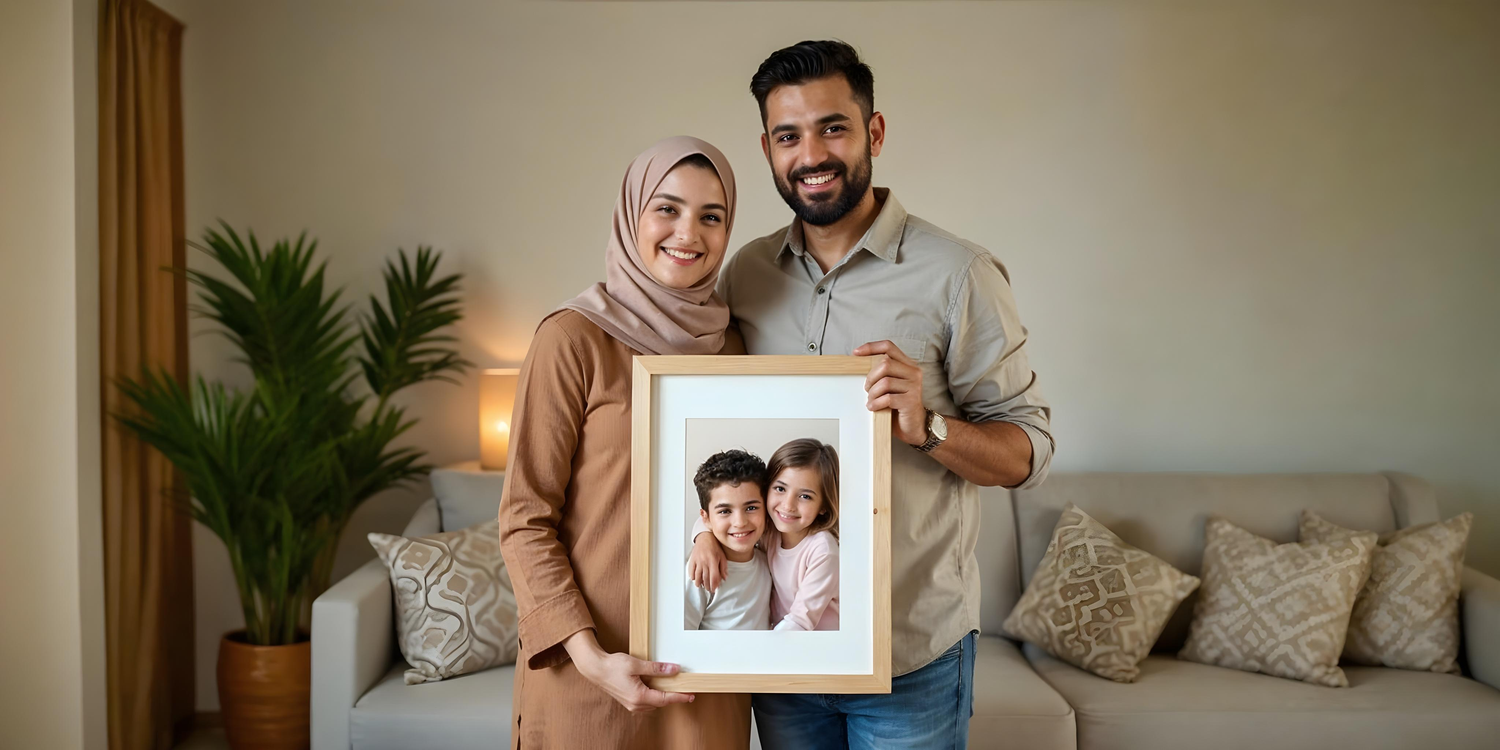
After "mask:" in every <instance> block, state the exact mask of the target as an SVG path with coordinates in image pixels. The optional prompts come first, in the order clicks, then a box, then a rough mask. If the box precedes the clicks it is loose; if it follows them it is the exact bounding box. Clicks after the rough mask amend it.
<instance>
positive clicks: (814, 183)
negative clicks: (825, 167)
mask: <svg viewBox="0 0 1500 750" xmlns="http://www.w3.org/2000/svg"><path fill="white" fill-rule="evenodd" d="M838 176H839V173H838V172H824V173H822V174H815V175H808V176H806V177H801V178H799V179H798V180H797V181H798V182H800V183H802V186H803V187H807V188H813V189H817V188H821V187H823V186H824V185H827V184H828V183H830V182H833V181H834V180H836V179H838Z"/></svg>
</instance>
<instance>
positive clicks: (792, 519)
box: [776, 511, 802, 523]
mask: <svg viewBox="0 0 1500 750" xmlns="http://www.w3.org/2000/svg"><path fill="white" fill-rule="evenodd" d="M776 517H777V518H780V519H781V520H783V521H786V522H787V523H796V522H798V521H801V520H802V516H789V515H787V514H785V513H782V512H781V511H776Z"/></svg>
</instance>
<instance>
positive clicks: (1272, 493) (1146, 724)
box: [312, 474, 1500, 750]
mask: <svg viewBox="0 0 1500 750" xmlns="http://www.w3.org/2000/svg"><path fill="white" fill-rule="evenodd" d="M496 476H498V475H496ZM490 481H494V482H498V481H499V480H498V479H494V480H490ZM434 488H435V492H436V493H437V494H438V495H439V497H440V503H441V504H442V505H443V506H444V508H445V509H446V510H444V511H442V512H440V510H439V502H433V501H429V503H428V504H426V505H424V506H423V507H422V508H421V509H420V510H419V511H418V512H417V513H416V515H415V516H414V517H413V518H412V521H411V523H410V525H409V526H408V527H407V533H408V534H413V535H420V534H425V533H432V532H435V531H438V530H440V529H442V528H443V523H442V520H443V518H445V517H451V518H453V519H455V521H456V522H457V520H459V519H461V520H462V521H468V520H471V519H472V518H476V517H483V514H484V513H486V512H489V513H492V512H493V509H492V508H489V509H487V508H485V507H484V503H486V502H488V503H491V504H492V503H494V500H493V498H496V497H498V496H499V492H498V491H494V492H493V494H491V493H490V492H489V490H488V489H486V486H485V484H484V480H482V479H480V480H476V479H474V478H473V477H467V478H465V481H463V482H459V481H455V477H451V476H450V477H442V476H436V477H434ZM445 495H446V496H445ZM486 498H488V499H487V500H486ZM982 502H983V504H984V508H983V516H982V524H983V530H982V531H981V534H980V539H981V541H980V545H979V552H978V554H979V560H980V566H981V570H982V571H983V580H982V581H981V585H982V587H983V597H982V602H981V626H982V628H983V631H984V632H983V635H982V636H981V637H980V639H979V653H978V662H977V665H976V668H975V677H974V716H973V718H972V719H971V720H970V723H969V732H970V735H969V746H970V747H972V748H1026V749H1029V748H1039V749H1046V748H1058V749H1059V750H1062V749H1067V750H1074V749H1075V748H1082V749H1086V750H1105V749H1113V748H1121V749H1124V748H1149V749H1151V750H1175V749H1177V748H1202V747H1215V748H1256V749H1257V750H1259V749H1260V748H1265V747H1275V748H1318V749H1319V750H1322V749H1323V748H1327V747H1330V746H1348V747H1358V748H1360V749H1361V750H1368V749H1370V748H1390V749H1392V750H1394V749H1396V748H1413V747H1421V748H1434V749H1436V748H1494V747H1500V689H1497V688H1500V581H1496V580H1495V579H1494V578H1491V577H1489V576H1486V575H1483V574H1481V573H1478V572H1476V571H1473V570H1469V571H1466V574H1465V577H1464V593H1463V601H1462V616H1463V620H1464V622H1463V625H1464V653H1463V655H1462V659H1461V661H1463V663H1464V665H1465V674H1466V675H1468V676H1464V677H1460V676H1456V675H1440V674H1430V673H1421V672H1409V671H1401V670H1394V669H1380V668H1367V667H1346V668H1345V670H1346V672H1347V673H1348V676H1349V682H1350V687H1348V688H1326V687H1318V686H1314V685H1309V684H1305V683H1300V682H1295V681H1292V680H1284V679H1279V678H1275V677H1268V676H1265V675H1258V674H1251V673H1246V672H1239V671H1235V670H1230V669H1222V668H1217V667H1210V666H1205V665H1201V664H1193V663H1190V662H1180V661H1177V660H1176V659H1175V658H1173V656H1172V653H1173V652H1175V651H1176V649H1178V648H1179V647H1180V646H1181V645H1182V643H1183V640H1184V639H1185V638H1186V635H1187V627H1188V623H1189V621H1190V618H1191V612H1192V606H1193V604H1194V602H1195V599H1194V598H1189V599H1188V600H1187V601H1186V602H1185V603H1184V604H1183V606H1182V607H1181V608H1180V609H1179V611H1178V612H1177V613H1176V615H1175V616H1174V617H1173V618H1172V620H1171V622H1170V623H1169V624H1168V625H1167V628H1166V631H1165V632H1164V633H1163V635H1162V637H1161V640H1160V641H1159V642H1158V644H1157V651H1158V653H1156V654H1153V655H1152V656H1151V657H1149V658H1148V659H1147V660H1146V661H1145V663H1144V664H1142V665H1141V676H1140V679H1139V680H1138V681H1136V682H1135V683H1133V684H1129V685H1122V684H1117V683H1114V682H1110V681H1109V680H1105V679H1102V678H1099V677H1095V676H1093V675H1091V674H1088V673H1086V672H1084V671H1082V670H1079V669H1076V668H1074V667H1072V666H1069V665H1067V664H1064V663H1062V662H1060V661H1058V660H1055V659H1052V658H1051V657H1048V656H1047V655H1046V654H1043V653H1042V652H1040V651H1039V650H1037V649H1035V648H1033V647H1031V646H1023V645H1021V644H1017V643H1015V642H1013V641H1010V640H1008V639H1005V638H1002V637H999V636H998V635H997V634H998V633H999V631H1000V623H1001V622H1002V621H1003V620H1004V618H1005V615H1006V614H1007V613H1008V612H1009V611H1010V608H1011V607H1012V606H1013V605H1014V604H1015V602H1016V600H1017V598H1018V597H1019V595H1020V592H1021V590H1022V587H1023V586H1024V582H1025V581H1026V580H1028V579H1029V578H1030V576H1031V573H1032V570H1033V569H1034V567H1035V565H1036V564H1037V561H1038V560H1040V559H1041V556H1042V552H1043V551H1044V550H1045V549H1046V546H1047V542H1048V541H1049V539H1050V538H1051V533H1052V527H1053V526H1054V525H1055V524H1056V522H1057V519H1058V516H1059V515H1060V513H1061V509H1062V507H1063V506H1064V505H1065V504H1066V503H1068V502H1074V503H1077V504H1078V505H1079V507H1081V508H1083V509H1084V510H1086V511H1087V512H1088V513H1090V514H1091V515H1093V516H1094V517H1095V518H1097V519H1099V521H1101V522H1102V523H1104V524H1105V525H1107V526H1109V527H1110V528H1111V529H1112V530H1114V531H1115V532H1116V533H1118V534H1119V535H1120V536H1121V537H1123V538H1124V539H1125V540H1126V541H1127V542H1130V543H1131V544H1134V545H1136V546H1138V547H1141V548H1142V549H1145V550H1147V551H1149V552H1152V553H1154V554H1156V555H1157V556H1159V557H1161V558H1162V559H1164V560H1166V561H1167V562H1169V563H1171V564H1173V565H1175V566H1177V567H1179V568H1181V569H1182V570H1185V571H1187V572H1190V573H1194V574H1197V573H1199V572H1200V564H1201V557H1202V549H1203V523H1204V520H1205V519H1206V518H1207V516H1208V515H1210V514H1218V515H1222V516H1224V517H1226V518H1228V519H1230V520H1232V521H1234V522H1235V523H1237V524H1239V525H1241V526H1243V527H1245V528H1247V529H1249V530H1250V531H1252V532H1255V533H1257V534H1260V535H1262V536H1266V537H1269V538H1272V539H1275V540H1277V541H1294V540H1295V538H1296V534H1297V516H1298V513H1299V512H1300V511H1301V510H1302V509H1303V508H1311V509H1313V510H1315V511H1317V512H1318V513H1319V514H1320V515H1322V516H1324V517H1325V518H1327V519H1329V520H1330V521H1333V522H1335V523H1338V524H1341V525H1344V526H1350V527H1360V528H1367V529H1373V530H1376V531H1386V530H1390V529H1395V528H1400V527H1404V526H1408V525H1412V524H1419V523H1426V522H1429V521H1435V520H1438V511H1437V504H1436V502H1435V500H1434V498H1433V494H1432V490H1431V488H1430V487H1429V486H1428V485H1427V484H1426V483H1425V482H1423V481H1421V480H1420V479H1417V478H1414V477H1410V476H1405V475H1399V474H1305V475H1209V474H1073V475H1067V474H1058V475H1054V476H1053V477H1052V478H1051V479H1049V480H1048V481H1047V483H1046V484H1045V485H1043V486H1042V487H1041V488H1038V489H1035V490H1027V491H1022V492H1008V491H1005V490H987V491H986V492H985V493H984V499H983V501H982ZM476 503H477V504H478V505H477V506H476ZM405 667H406V665H405V663H404V662H402V661H401V658H400V655H399V653H398V652H397V651H396V647H395V631H394V625H393V621H392V612H391V591H390V584H389V579H388V578H387V577H386V571H385V568H384V567H383V566H382V565H381V564H380V563H379V562H378V561H375V562H372V563H370V564H368V565H366V566H364V567H363V568H360V569H359V570H357V571H356V572H354V573H353V574H351V575H350V576H348V577H347V578H345V579H344V580H342V581H340V582H339V583H338V584H336V585H335V586H334V587H333V588H331V589H330V590H329V591H328V592H327V593H325V594H324V595H323V596H322V597H320V598H319V599H318V600H317V602H316V603H314V605H313V717H312V720H313V748H314V750H345V749H347V748H355V749H357V750H375V749H380V750H384V749H386V748H391V749H393V750H394V749H395V748H400V749H401V750H419V749H422V748H445V749H446V748H455V749H462V748H486V749H487V750H488V749H491V748H496V747H503V746H505V745H506V744H508V742H509V725H510V697H511V685H512V678H513V676H514V668H513V667H503V668H499V669H493V670H489V671H486V672H482V673H479V674H475V675H469V676H466V677H461V678H457V679H452V680H448V681H444V682H439V683H434V684H426V685H415V686H407V685H405V684H403V682H402V679H401V673H402V671H403V670H404V669H405Z"/></svg>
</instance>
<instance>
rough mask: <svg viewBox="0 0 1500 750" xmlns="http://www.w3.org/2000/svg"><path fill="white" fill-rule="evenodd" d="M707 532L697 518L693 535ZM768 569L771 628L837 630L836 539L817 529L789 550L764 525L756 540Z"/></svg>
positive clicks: (772, 529)
mask: <svg viewBox="0 0 1500 750" xmlns="http://www.w3.org/2000/svg"><path fill="white" fill-rule="evenodd" d="M706 533H708V526H706V525H704V523H703V520H702V519H701V518H700V519H698V520H696V521H694V522H693V538H694V539H697V538H698V535H699V534H706ZM759 544H760V546H761V548H762V549H764V550H765V551H766V562H767V563H768V564H769V565H770V568H771V629H773V630H838V629H839V540H838V539H837V538H836V537H834V535H833V532H831V531H818V532H814V533H812V534H808V535H807V538H805V539H803V540H802V541H801V542H798V543H797V546H795V547H793V548H791V549H782V548H781V532H779V531H777V530H776V527H775V526H772V525H770V524H767V525H766V532H765V534H763V535H762V536H761V538H760V542H759Z"/></svg>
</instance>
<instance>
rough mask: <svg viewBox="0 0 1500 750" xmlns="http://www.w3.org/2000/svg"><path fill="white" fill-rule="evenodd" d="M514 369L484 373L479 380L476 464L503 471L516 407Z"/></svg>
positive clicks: (487, 468)
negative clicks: (477, 462)
mask: <svg viewBox="0 0 1500 750" xmlns="http://www.w3.org/2000/svg"><path fill="white" fill-rule="evenodd" d="M520 373H521V371H520V370H516V369H503V370H485V371H484V373H483V374H482V375H480V378H479V465H480V467H481V468H483V469H485V470H486V471H505V456H506V453H508V452H509V451H510V417H511V410H512V409H513V408H514V407H515V404H516V381H517V380H518V379H519V376H520Z"/></svg>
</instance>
